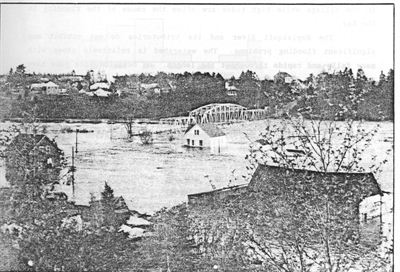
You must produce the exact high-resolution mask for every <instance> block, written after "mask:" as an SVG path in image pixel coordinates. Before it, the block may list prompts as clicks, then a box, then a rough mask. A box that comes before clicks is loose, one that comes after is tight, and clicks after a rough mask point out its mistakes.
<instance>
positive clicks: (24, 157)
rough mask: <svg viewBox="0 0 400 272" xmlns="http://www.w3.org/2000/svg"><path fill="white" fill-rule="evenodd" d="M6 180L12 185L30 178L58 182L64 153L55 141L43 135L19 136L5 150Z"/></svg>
mask: <svg viewBox="0 0 400 272" xmlns="http://www.w3.org/2000/svg"><path fill="white" fill-rule="evenodd" d="M5 155H6V179H7V180H8V182H10V183H11V184H14V183H16V182H17V183H18V182H26V181H27V180H28V179H29V178H30V177H33V176H35V177H36V178H41V179H43V181H45V182H46V183H52V182H55V181H57V180H58V177H59V173H60V170H61V163H62V160H63V152H62V151H61V149H60V148H59V147H58V146H57V144H56V142H55V141H54V140H50V139H49V138H48V137H47V136H46V135H43V134H27V133H21V134H18V135H17V136H16V137H15V138H14V139H13V140H12V141H11V143H10V144H9V145H8V146H7V148H6V150H5Z"/></svg>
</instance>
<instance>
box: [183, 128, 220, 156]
mask: <svg viewBox="0 0 400 272" xmlns="http://www.w3.org/2000/svg"><path fill="white" fill-rule="evenodd" d="M184 138H185V145H186V146H188V147H200V148H201V147H209V148H211V152H213V153H216V152H218V153H219V152H221V150H222V149H223V148H224V147H225V146H226V135H225V133H224V132H223V131H222V130H220V129H219V128H218V127H217V126H215V125H213V124H195V125H193V126H190V127H189V128H188V129H187V130H186V132H185V135H184Z"/></svg>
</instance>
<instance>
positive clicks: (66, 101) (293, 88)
mask: <svg viewBox="0 0 400 272" xmlns="http://www.w3.org/2000/svg"><path fill="white" fill-rule="evenodd" d="M40 76H41V75H30V74H29V75H28V74H26V72H25V67H24V66H23V65H22V67H21V65H20V66H19V67H17V69H16V70H15V71H10V74H9V76H8V78H7V84H6V85H3V86H2V87H1V89H2V90H3V92H1V95H2V96H4V97H5V96H7V93H8V94H9V96H10V93H11V91H12V90H13V89H16V88H25V89H26V88H27V86H29V84H31V83H32V82H34V81H35V80H38V78H40ZM47 76H48V77H50V79H51V80H52V81H54V82H55V83H59V82H58V81H57V75H47ZM84 78H85V80H86V81H88V82H87V84H86V85H87V86H88V85H89V84H90V82H89V81H90V80H91V79H90V76H89V74H87V75H86V76H84ZM143 84H157V85H158V88H160V91H159V92H157V93H155V92H145V91H144V90H143V88H142V87H141V86H142V85H143ZM227 84H228V85H229V86H234V91H232V92H230V93H229V92H228V90H227V88H226V86H227ZM393 84H394V71H393V70H392V69H391V70H390V71H389V72H388V73H387V74H385V73H383V72H382V73H381V75H380V77H379V80H377V81H376V80H373V79H370V78H368V77H367V76H366V75H365V73H364V71H363V70H362V69H361V68H360V69H358V70H357V72H356V74H355V75H354V74H353V71H352V69H348V68H345V69H344V70H340V71H335V72H322V73H319V74H318V75H313V74H310V75H309V76H308V77H307V78H306V79H304V80H299V79H297V78H295V77H293V76H291V75H289V74H288V73H284V72H279V73H277V74H276V75H275V77H274V79H260V78H259V77H258V76H257V74H256V73H255V72H252V71H249V70H248V71H243V72H242V73H241V74H240V75H239V77H237V78H235V77H231V78H224V77H222V76H221V75H220V74H219V73H208V72H206V73H201V72H195V73H189V72H184V73H178V74H173V73H169V74H167V73H163V72H159V73H157V74H155V75H149V74H140V75H124V76H115V82H113V83H112V84H111V87H110V88H112V89H113V90H120V91H122V93H121V96H113V97H110V98H98V97H88V96H85V95H84V94H80V93H78V90H77V88H75V89H74V88H70V89H69V90H68V95H67V96H40V97H35V98H32V97H29V96H27V97H16V98H15V99H10V100H7V103H8V104H9V105H7V110H3V112H2V113H1V114H2V116H1V117H3V118H15V117H21V116H22V114H23V112H24V111H27V110H28V109H30V108H32V107H34V106H36V107H37V108H38V114H39V117H40V118H45V119H46V118H47V119H52V118H60V119H62V118H93V119H97V118H107V119H122V118H126V117H127V116H130V117H132V116H134V117H135V118H155V119H156V118H163V117H171V116H185V115H187V114H188V112H189V111H191V110H193V109H195V108H197V107H200V106H203V105H206V104H209V103H237V104H240V105H242V106H245V107H247V108H265V107H267V108H268V109H269V112H270V113H271V116H274V117H281V116H282V115H283V116H285V115H288V114H289V113H290V114H291V115H293V114H297V113H301V114H302V115H303V116H306V117H307V118H322V119H343V120H344V119H346V118H352V119H358V120H370V121H372V120H374V121H380V120H393V101H394V100H393V96H394V95H393V94H394V89H393ZM67 88H68V86H67ZM78 88H83V86H82V84H81V85H80V86H79V87H78ZM26 92H27V93H29V91H28V90H26ZM353 102H357V103H356V106H355V105H354V103H353ZM350 104H351V107H353V108H350ZM354 107H356V108H354ZM338 110H339V111H338ZM355 110H357V114H355ZM334 114H338V115H337V116H334Z"/></svg>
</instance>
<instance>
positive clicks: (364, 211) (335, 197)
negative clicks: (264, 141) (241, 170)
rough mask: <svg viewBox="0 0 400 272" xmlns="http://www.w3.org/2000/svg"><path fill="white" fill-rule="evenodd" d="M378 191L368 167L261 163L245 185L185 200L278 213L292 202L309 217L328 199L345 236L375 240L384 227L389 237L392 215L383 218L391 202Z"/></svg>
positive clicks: (194, 205)
mask: <svg viewBox="0 0 400 272" xmlns="http://www.w3.org/2000/svg"><path fill="white" fill-rule="evenodd" d="M382 197H383V198H385V194H384V192H382V191H381V189H380V186H379V184H378V183H377V181H376V179H375V177H374V175H373V174H372V173H338V172H328V173H327V172H317V171H311V170H303V169H288V168H284V167H279V166H269V165H259V166H258V167H257V169H256V171H255V172H254V174H253V176H252V179H251V181H250V183H249V184H248V185H247V186H246V185H242V186H236V187H232V188H223V189H218V190H214V191H211V192H205V193H199V194H192V195H188V204H189V206H190V207H191V210H192V211H194V212H196V209H197V207H199V211H202V209H203V207H212V210H213V209H224V207H225V206H226V205H232V206H234V207H238V208H237V209H239V210H240V209H242V208H240V207H245V206H249V205H250V206H251V207H252V209H253V210H254V212H255V213H257V211H260V210H264V209H266V207H270V205H273V206H274V208H273V207H272V206H271V210H275V209H277V210H276V212H275V213H274V215H273V216H275V217H276V218H279V217H280V216H282V215H283V214H287V213H290V211H291V209H292V208H293V206H297V207H301V209H303V208H307V209H309V211H308V212H307V217H308V218H313V217H315V218H318V216H320V214H319V212H321V211H323V210H324V209H325V208H326V205H328V206H329V213H330V216H333V217H335V218H336V219H335V220H342V221H343V220H344V221H343V223H345V225H346V226H348V230H346V237H351V238H349V239H353V237H359V238H360V240H361V241H362V242H363V243H366V244H371V243H372V244H374V245H378V244H379V243H380V241H381V240H380V239H381V232H383V230H385V231H386V232H387V233H388V234H387V235H386V236H387V237H389V238H388V240H390V236H391V234H392V228H391V227H392V225H391V223H390V220H386V221H387V223H385V222H384V221H385V220H384V219H382V218H385V216H386V217H387V218H389V217H390V215H391V213H390V209H391V208H392V206H391V203H392V202H390V201H386V203H387V204H386V207H385V206H384V205H383V204H382V201H381V199H382ZM231 201H233V203H231ZM328 202H329V204H327V203H328ZM267 209H268V208H267ZM239 210H238V212H239ZM314 213H315V214H314ZM271 216H272V215H271ZM271 219H272V218H271Z"/></svg>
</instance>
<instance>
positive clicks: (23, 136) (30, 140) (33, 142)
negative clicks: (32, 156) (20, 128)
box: [6, 133, 61, 152]
mask: <svg viewBox="0 0 400 272" xmlns="http://www.w3.org/2000/svg"><path fill="white" fill-rule="evenodd" d="M43 141H47V142H49V143H50V144H51V145H53V146H54V147H55V148H56V149H57V150H58V151H61V150H60V149H59V148H58V146H57V144H56V143H55V142H54V141H52V140H50V139H49V138H48V137H47V136H46V135H44V134H28V133H20V134H18V135H17V136H15V137H14V139H13V140H12V141H11V143H10V144H9V145H8V146H7V148H6V152H9V151H11V150H12V149H18V150H21V149H25V150H29V151H30V150H32V149H34V148H35V147H36V146H37V145H38V144H39V143H42V142H43Z"/></svg>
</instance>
